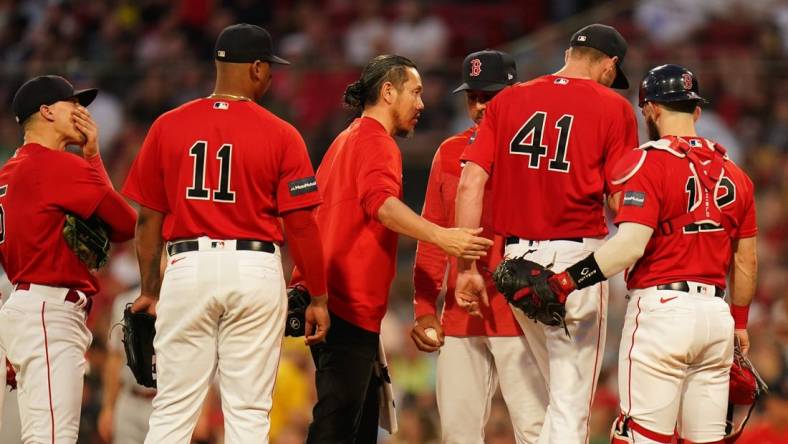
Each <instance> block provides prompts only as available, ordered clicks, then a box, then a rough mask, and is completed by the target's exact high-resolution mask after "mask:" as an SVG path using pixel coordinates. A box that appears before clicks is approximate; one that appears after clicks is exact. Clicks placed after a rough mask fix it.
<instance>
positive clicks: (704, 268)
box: [615, 137, 758, 289]
mask: <svg viewBox="0 0 788 444" xmlns="http://www.w3.org/2000/svg"><path fill="white" fill-rule="evenodd" d="M683 139H684V140H686V141H687V143H689V144H690V146H692V149H693V150H695V151H696V152H697V153H698V154H699V155H700V157H701V159H705V160H708V159H711V156H712V153H713V151H712V149H710V146H711V144H712V143H713V142H710V141H708V140H706V139H703V138H700V137H683ZM646 145H653V146H656V147H663V146H667V145H668V140H667V139H661V140H659V141H657V142H650V143H648V144H645V145H644V147H645V146H646ZM643 155H644V156H645V158H644V160H643V162H642V166H641V167H640V168H639V169H638V170H636V172H634V174H633V175H632V177H631V178H630V179H628V180H627V181H626V182H625V183H624V184H623V199H622V203H621V207H620V209H619V210H618V214H617V215H616V218H615V223H616V224H620V223H622V222H635V223H639V224H642V225H647V226H649V227H651V228H654V229H655V230H656V231H655V234H654V236H652V238H651V240H649V242H648V245H647V246H646V250H645V253H644V254H643V257H642V258H641V259H640V260H639V261H638V262H636V263H635V265H634V266H632V268H631V269H630V270H629V271H628V273H627V287H628V288H630V289H635V288H648V287H652V286H655V285H660V284H669V283H672V282H677V281H685V280H686V281H695V282H701V283H704V284H710V285H716V286H718V287H720V288H725V277H726V275H727V272H728V269H729V267H730V261H731V255H732V249H731V241H732V239H742V238H747V237H752V236H755V235H756V234H757V232H758V228H757V227H756V224H755V203H754V197H753V196H754V190H753V184H752V181H751V180H750V178H749V177H747V175H746V174H745V173H744V172H743V171H742V170H741V169H739V167H738V166H736V164H734V163H733V162H732V161H730V160H728V161H726V162H725V163H724V167H723V171H724V173H723V175H722V177H721V178H720V181H719V184H718V186H717V189H716V191H715V196H714V199H715V201H716V203H717V206H718V207H719V208H720V209H721V210H722V213H723V217H728V220H729V221H732V222H733V224H732V225H733V232H732V233H730V234H729V233H727V232H726V231H725V230H724V229H723V228H720V227H715V226H713V225H709V224H691V225H687V226H685V227H684V228H679V229H677V230H675V231H674V232H673V233H672V234H669V235H660V234H659V230H658V228H659V225H660V224H661V223H662V222H665V221H668V220H671V219H673V218H675V217H676V216H680V215H682V214H684V213H687V212H688V211H689V209H690V208H692V206H693V205H694V204H695V203H697V200H698V198H697V196H698V195H699V194H698V192H699V190H700V183H699V181H698V179H697V178H696V177H695V176H694V175H693V173H692V171H691V170H690V167H689V161H688V160H687V159H686V158H680V157H678V156H676V155H675V154H673V153H672V152H671V151H669V150H666V149H664V148H663V149H659V148H649V149H648V150H647V151H646V152H645V154H643Z"/></svg>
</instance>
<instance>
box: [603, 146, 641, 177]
mask: <svg viewBox="0 0 788 444" xmlns="http://www.w3.org/2000/svg"><path fill="white" fill-rule="evenodd" d="M646 154H648V151H646V150H643V152H642V153H641V154H640V160H638V163H637V165H635V167H634V168H632V170H630V171H629V172H628V173H627V174H626V175H625V176H624V177H622V178H620V179H614V180H611V181H610V183H612V184H613V185H621V184H622V183H624V182H626V181H628V180H629V179H631V178H632V176H634V175H635V173H637V172H638V170H640V167H642V166H643V163H644V162H645V161H646Z"/></svg>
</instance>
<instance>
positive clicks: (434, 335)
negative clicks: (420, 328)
mask: <svg viewBox="0 0 788 444" xmlns="http://www.w3.org/2000/svg"><path fill="white" fill-rule="evenodd" d="M424 334H425V335H427V337H428V338H430V339H432V340H433V341H435V342H438V331H437V330H435V329H434V328H432V327H429V328H425V329H424Z"/></svg>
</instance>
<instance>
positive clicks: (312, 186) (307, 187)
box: [287, 176, 317, 196]
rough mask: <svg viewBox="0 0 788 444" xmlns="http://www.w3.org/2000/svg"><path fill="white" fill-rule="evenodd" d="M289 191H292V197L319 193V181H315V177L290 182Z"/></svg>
mask: <svg viewBox="0 0 788 444" xmlns="http://www.w3.org/2000/svg"><path fill="white" fill-rule="evenodd" d="M287 189H288V190H289V191H290V195H291V196H300V195H302V194H306V193H311V192H313V191H317V180H315V176H310V177H304V178H303V179H298V180H294V181H292V182H288V183H287Z"/></svg>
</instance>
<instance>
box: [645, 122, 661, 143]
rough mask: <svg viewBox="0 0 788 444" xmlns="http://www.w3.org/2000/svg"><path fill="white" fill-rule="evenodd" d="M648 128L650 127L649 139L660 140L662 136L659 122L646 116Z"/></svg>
mask: <svg viewBox="0 0 788 444" xmlns="http://www.w3.org/2000/svg"><path fill="white" fill-rule="evenodd" d="M646 128H647V129H648V139H649V140H659V139H661V138H662V136H660V134H659V129H658V128H657V124H656V123H655V122H654V121H653V120H652V119H649V118H646Z"/></svg>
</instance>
